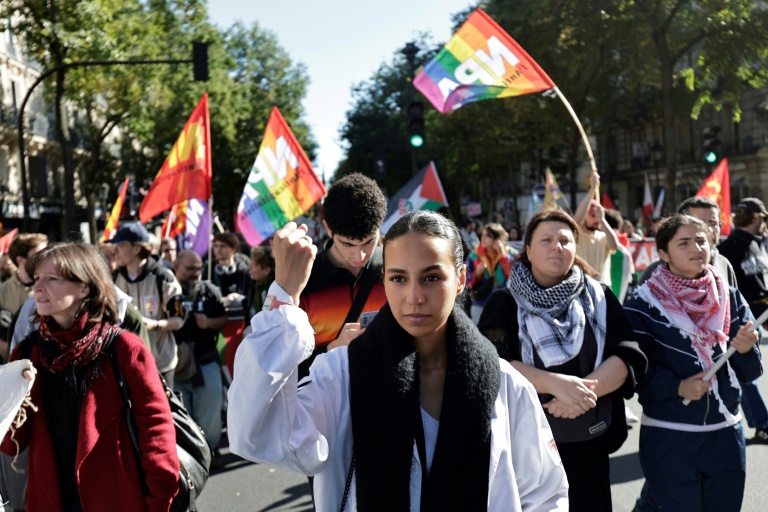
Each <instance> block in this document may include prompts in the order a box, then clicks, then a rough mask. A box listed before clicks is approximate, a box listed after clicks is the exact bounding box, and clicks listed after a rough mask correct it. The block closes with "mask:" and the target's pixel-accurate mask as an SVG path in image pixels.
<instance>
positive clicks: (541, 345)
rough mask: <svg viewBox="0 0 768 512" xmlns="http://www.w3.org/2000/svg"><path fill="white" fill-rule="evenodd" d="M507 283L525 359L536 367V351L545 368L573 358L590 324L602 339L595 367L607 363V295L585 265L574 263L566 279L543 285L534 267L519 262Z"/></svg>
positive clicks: (598, 337)
mask: <svg viewBox="0 0 768 512" xmlns="http://www.w3.org/2000/svg"><path fill="white" fill-rule="evenodd" d="M507 287H508V288H509V291H510V292H511V293H512V296H513V297H514V298H515V301H516V302H517V320H518V323H519V325H520V332H519V336H520V346H521V354H522V360H523V363H525V364H527V365H529V366H534V359H533V351H534V349H535V350H536V354H538V356H539V358H540V359H541V361H542V363H544V366H545V367H546V368H549V367H551V366H557V365H561V364H563V363H565V362H567V361H570V360H571V359H573V358H574V357H576V356H577V355H578V354H579V352H581V346H582V343H583V341H584V329H585V328H586V324H587V322H589V325H590V327H592V332H593V333H594V335H595V341H596V342H597V357H596V358H595V368H597V367H598V366H599V365H600V363H602V362H603V350H604V348H605V322H606V302H605V293H604V292H603V289H602V288H601V287H600V284H599V283H598V282H597V281H595V280H593V279H591V278H589V277H587V276H586V275H585V274H584V272H583V271H582V270H581V267H579V266H578V265H574V266H573V268H572V269H571V272H570V273H569V274H568V275H567V276H566V278H565V279H564V280H563V281H562V282H561V283H559V284H557V285H555V286H552V287H550V288H542V287H540V286H539V285H538V284H536V282H535V281H534V280H533V274H532V273H531V271H530V269H529V268H528V267H527V266H526V265H524V264H523V263H518V264H516V265H515V266H514V267H512V272H511V273H510V275H509V280H508V281H507Z"/></svg>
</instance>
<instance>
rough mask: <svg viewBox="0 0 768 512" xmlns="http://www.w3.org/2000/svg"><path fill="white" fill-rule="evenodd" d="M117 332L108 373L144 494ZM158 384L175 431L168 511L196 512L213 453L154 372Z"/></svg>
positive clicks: (145, 490)
mask: <svg viewBox="0 0 768 512" xmlns="http://www.w3.org/2000/svg"><path fill="white" fill-rule="evenodd" d="M120 332H121V331H116V332H114V333H112V340H110V342H109V345H108V347H109V356H110V359H111V360H112V371H113V372H114V374H115V380H116V381H117V387H118V389H119V390H120V398H122V400H123V405H124V406H125V408H124V409H123V410H124V411H125V422H126V426H127V428H128V435H129V437H130V438H131V445H132V446H133V451H134V453H135V454H136V460H137V462H138V464H137V467H138V470H139V480H140V481H141V487H142V490H143V492H144V495H145V496H146V494H147V491H148V490H147V483H146V481H145V479H144V471H143V470H142V467H141V448H140V446H139V432H138V427H137V426H136V420H135V419H134V418H133V411H132V409H133V404H132V402H131V397H130V394H129V393H128V386H127V384H126V382H125V377H124V376H123V372H122V371H121V370H120V365H119V364H118V361H117V347H115V343H114V342H115V341H116V340H117V335H118V334H119V333H120ZM158 376H159V377H160V381H161V382H162V383H163V389H164V391H165V396H167V397H168V404H169V405H170V406H171V415H172V416H173V426H174V428H175V430H176V453H177V454H178V457H179V492H178V494H177V495H176V496H175V497H174V498H173V503H172V504H171V511H174V512H176V511H178V512H184V511H189V512H197V504H196V501H197V497H198V496H199V495H200V492H201V491H202V490H203V487H204V486H205V483H206V482H207V481H208V473H209V469H210V467H211V459H212V458H213V451H212V450H211V447H210V445H209V444H208V441H207V440H206V439H205V433H204V432H203V429H202V428H200V426H199V425H198V424H197V423H195V421H194V420H193V419H192V417H191V416H190V415H189V413H188V412H187V409H186V408H185V407H184V404H183V403H182V401H181V397H180V396H179V395H178V394H177V393H174V392H173V390H171V388H169V387H168V384H167V383H166V382H165V379H163V376H162V375H160V373H159V372H158Z"/></svg>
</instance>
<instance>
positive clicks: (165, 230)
mask: <svg viewBox="0 0 768 512" xmlns="http://www.w3.org/2000/svg"><path fill="white" fill-rule="evenodd" d="M186 214H187V201H183V202H181V203H179V204H175V205H173V206H172V207H171V211H170V212H168V217H166V218H165V222H163V227H162V228H161V229H160V233H162V234H163V236H164V237H165V236H170V237H171V238H176V236H177V235H178V234H179V233H181V232H182V231H183V230H184V221H185V219H184V216H185V215H186Z"/></svg>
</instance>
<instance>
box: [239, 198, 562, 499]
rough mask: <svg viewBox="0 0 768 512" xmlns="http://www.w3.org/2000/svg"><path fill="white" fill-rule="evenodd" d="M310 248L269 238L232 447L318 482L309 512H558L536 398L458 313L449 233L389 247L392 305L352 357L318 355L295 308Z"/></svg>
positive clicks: (416, 225) (427, 217) (437, 225)
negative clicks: (267, 276)
mask: <svg viewBox="0 0 768 512" xmlns="http://www.w3.org/2000/svg"><path fill="white" fill-rule="evenodd" d="M315 253H316V247H315V246H314V245H312V241H311V239H310V238H309V237H307V236H306V226H300V227H298V228H297V227H296V225H295V224H293V223H289V224H288V225H287V226H286V227H284V228H283V229H282V230H280V231H279V232H278V233H277V235H276V236H275V244H274V254H275V261H276V263H277V268H276V276H275V283H274V284H273V285H272V286H271V287H270V291H269V297H268V299H267V303H266V304H265V306H264V309H265V311H262V312H261V313H259V314H258V315H256V316H255V317H254V318H253V319H252V320H251V325H252V328H253V334H251V335H249V336H248V337H247V338H246V339H245V340H244V341H243V343H242V345H241V346H240V348H239V349H238V351H237V355H236V359H235V366H236V368H237V371H236V372H235V375H236V378H235V380H234V382H233V383H232V386H231V387H230V389H229V411H228V429H229V441H230V448H231V450H232V451H233V452H234V453H236V454H238V455H240V456H242V457H245V458H246V459H249V460H253V461H257V462H267V463H271V464H276V465H280V466H283V467H287V468H289V469H292V470H294V471H298V472H301V473H303V474H305V475H315V480H314V498H315V506H316V508H317V510H318V511H319V512H325V511H336V510H360V511H368V510H412V511H419V510H473V511H474V510H498V511H502V510H503V511H517V510H525V511H543V510H567V508H568V498H567V494H568V493H567V487H568V486H567V482H566V477H565V473H564V471H563V468H562V465H561V463H560V458H559V456H558V454H557V447H556V446H555V443H554V440H553V438H552V432H551V431H550V429H549V426H548V424H547V421H546V418H545V416H544V413H543V411H542V409H541V406H540V405H539V401H538V399H537V397H536V392H535V390H534V389H533V387H532V386H531V384H530V383H528V381H526V380H525V379H524V378H523V377H522V376H521V375H520V374H519V373H518V372H517V371H516V370H514V369H513V368H512V367H511V366H510V365H509V364H508V363H507V362H506V361H502V360H500V359H499V358H498V356H497V354H496V350H495V348H494V347H493V345H491V344H490V342H488V341H487V340H486V339H485V338H484V337H483V336H482V335H481V334H480V333H479V332H478V331H477V329H476V328H475V327H474V325H473V324H472V322H471V320H469V319H468V318H467V317H466V315H465V314H464V313H463V312H462V311H461V308H460V307H455V303H456V299H457V297H458V296H459V295H460V294H461V293H462V291H463V290H464V285H465V281H466V269H465V267H464V264H463V261H464V254H463V249H462V244H461V237H460V235H459V232H458V229H457V228H456V226H455V225H454V224H453V223H452V222H450V221H448V220H447V219H445V218H444V217H442V216H440V215H438V214H436V213H432V212H424V211H417V212H410V213H408V214H406V215H405V216H404V217H403V218H402V219H400V220H399V221H398V222H397V223H395V224H394V225H393V226H392V228H390V230H389V232H388V233H387V236H386V238H385V240H384V276H383V277H384V286H385V291H386V294H387V299H388V305H385V306H384V308H382V310H381V311H380V312H379V314H378V315H377V316H376V318H375V319H374V320H373V322H372V323H371V324H370V325H369V327H368V328H367V329H366V331H365V332H364V333H363V334H362V335H360V336H359V337H358V338H357V339H355V341H353V342H352V344H351V345H350V346H349V347H339V348H337V349H334V350H332V351H329V352H328V353H327V354H325V355H323V356H320V357H318V358H317V359H316V360H315V362H314V364H313V365H312V367H311V370H310V375H309V376H308V377H307V378H305V379H304V380H302V381H301V382H300V383H299V382H297V376H296V368H297V367H298V365H299V363H300V362H301V361H303V360H304V359H306V358H307V357H308V356H309V355H310V354H311V353H312V349H313V348H314V337H313V332H312V328H311V327H310V324H309V321H308V320H307V316H306V314H305V313H304V312H303V311H302V310H301V309H299V308H297V307H294V305H296V304H298V300H299V295H300V293H301V290H302V289H303V287H304V286H305V284H306V282H307V279H308V278H309V272H310V269H311V266H312V260H313V259H314V256H315Z"/></svg>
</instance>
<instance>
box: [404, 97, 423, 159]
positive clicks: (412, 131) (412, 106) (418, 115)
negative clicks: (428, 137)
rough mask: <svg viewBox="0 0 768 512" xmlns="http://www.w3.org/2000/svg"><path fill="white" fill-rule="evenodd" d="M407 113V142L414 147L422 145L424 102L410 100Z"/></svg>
mask: <svg viewBox="0 0 768 512" xmlns="http://www.w3.org/2000/svg"><path fill="white" fill-rule="evenodd" d="M406 113H407V114H408V142H409V143H410V144H411V146H412V147H414V148H420V147H421V146H423V145H424V103H422V102H420V101H412V102H410V103H409V104H408V109H407V110H406Z"/></svg>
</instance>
